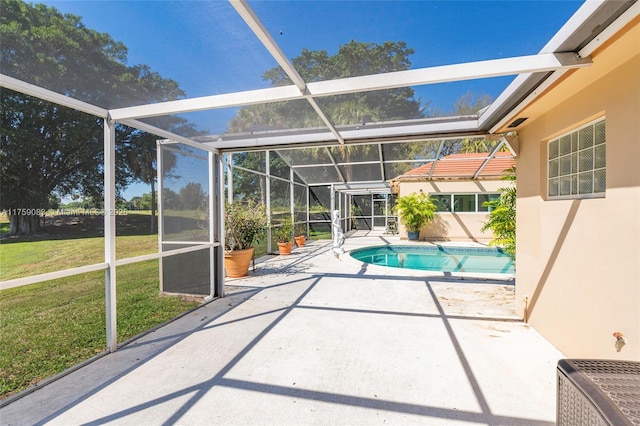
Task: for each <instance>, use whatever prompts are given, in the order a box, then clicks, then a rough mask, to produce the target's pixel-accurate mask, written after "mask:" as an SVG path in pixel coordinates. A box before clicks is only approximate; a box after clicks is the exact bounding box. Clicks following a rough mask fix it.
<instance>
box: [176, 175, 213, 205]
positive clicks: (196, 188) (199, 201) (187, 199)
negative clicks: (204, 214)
mask: <svg viewBox="0 0 640 426" xmlns="http://www.w3.org/2000/svg"><path fill="white" fill-rule="evenodd" d="M178 192H179V194H180V204H181V205H182V208H184V209H187V210H198V209H204V208H206V207H207V206H206V203H207V195H206V194H205V193H204V191H203V190H202V185H200V184H199V183H196V182H189V183H187V184H186V185H185V186H183V187H182V188H180V191H178Z"/></svg>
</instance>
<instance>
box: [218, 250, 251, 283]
mask: <svg viewBox="0 0 640 426" xmlns="http://www.w3.org/2000/svg"><path fill="white" fill-rule="evenodd" d="M251 258H253V247H251V248H249V249H246V250H233V251H229V252H226V253H225V254H224V269H225V271H226V272H227V277H229V278H239V277H245V276H247V274H248V273H249V264H250V263H251Z"/></svg>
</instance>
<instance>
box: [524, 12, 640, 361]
mask: <svg viewBox="0 0 640 426" xmlns="http://www.w3.org/2000/svg"><path fill="white" fill-rule="evenodd" d="M634 25H635V26H634V27H633V29H632V30H628V31H627V32H626V33H625V34H624V35H623V36H621V37H619V38H618V39H617V40H615V41H614V42H613V43H611V44H610V45H608V46H606V47H605V48H604V50H602V51H601V52H599V53H598V55H597V56H596V55H594V57H593V60H594V63H593V65H592V66H591V67H588V68H585V69H584V70H578V71H576V72H575V74H574V75H572V76H570V77H568V78H567V79H566V80H565V81H563V82H560V83H559V84H558V86H557V87H556V88H554V89H551V90H550V91H549V93H547V94H546V95H545V97H544V98H543V99H542V101H541V102H542V104H543V107H544V113H542V114H541V115H539V116H537V117H536V118H535V119H534V120H532V121H531V122H527V123H526V125H525V126H524V127H523V128H522V129H519V130H518V133H519V140H520V156H519V158H518V162H517V171H518V173H517V187H518V200H517V223H518V228H517V252H516V303H517V306H516V308H517V311H518V312H519V313H520V314H522V315H523V316H525V315H526V316H528V318H529V322H530V324H531V325H532V326H533V327H534V328H535V329H536V330H537V331H538V332H540V333H541V334H542V335H543V336H544V337H545V338H547V339H548V340H549V341H550V342H551V343H553V344H554V345H555V346H556V347H557V348H558V349H560V350H561V351H562V352H563V353H564V354H565V355H566V356H568V357H572V358H604V359H627V360H635V361H640V77H639V76H640V51H639V50H638V40H640V29H639V28H640V27H639V26H638V22H637V20H636V22H635V24H634ZM539 107H540V105H538V106H535V108H539ZM535 108H534V109H535ZM532 110H533V109H532ZM525 112H526V111H525ZM530 112H531V111H530ZM523 116H526V115H523ZM598 117H606V157H607V159H606V162H607V164H606V175H607V176H606V180H607V186H606V195H605V197H604V198H591V199H588V198H587V199H571V200H548V199H547V198H548V197H547V180H546V176H547V142H548V141H549V140H550V139H553V138H554V137H557V136H559V135H561V134H563V133H565V132H567V131H569V130H571V129H574V128H576V127H579V126H580V125H582V124H585V123H588V122H590V121H592V120H594V119H596V118H598ZM525 298H526V302H525ZM525 309H526V312H525ZM615 331H620V332H622V333H624V335H625V337H626V338H627V344H626V345H625V346H624V347H623V348H622V349H621V350H620V351H619V352H618V351H617V350H616V347H615V338H614V337H613V336H612V333H613V332H615Z"/></svg>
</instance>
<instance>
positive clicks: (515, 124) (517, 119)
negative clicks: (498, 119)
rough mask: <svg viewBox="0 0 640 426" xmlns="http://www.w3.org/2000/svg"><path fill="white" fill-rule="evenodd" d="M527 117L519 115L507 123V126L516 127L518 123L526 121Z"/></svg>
mask: <svg viewBox="0 0 640 426" xmlns="http://www.w3.org/2000/svg"><path fill="white" fill-rule="evenodd" d="M528 118H529V117H520V118H516V119H515V120H513V121H512V122H511V124H509V125H508V126H507V127H508V128H513V127H518V126H519V125H521V124H522V123H524V122H525V121H527V119H528Z"/></svg>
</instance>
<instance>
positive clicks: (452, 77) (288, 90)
mask: <svg viewBox="0 0 640 426" xmlns="http://www.w3.org/2000/svg"><path fill="white" fill-rule="evenodd" d="M589 65H591V59H590V58H588V57H587V58H581V57H579V56H578V55H576V54H575V53H572V52H562V53H543V54H538V55H528V56H518V57H512V58H503V59H492V60H486V61H476V62H467V63H463V64H454V65H443V66H437V67H430V68H420V69H415V70H405V71H395V72H389V73H384V74H374V75H365V76H360V77H349V78H341V79H335V80H326V81H317V82H311V83H308V84H307V85H306V93H303V92H301V91H300V88H299V87H298V86H296V85H291V86H282V87H271V88H268V89H259V90H249V91H244V92H235V93H229V94H223V95H214V96H204V97H199V98H191V99H182V100H176V101H168V102H160V103H156V104H152V105H140V106H135V107H128V108H119V109H114V110H111V111H110V113H111V116H112V118H113V119H115V120H118V121H121V120H125V119H131V118H143V117H154V116H160V115H168V114H180V113H186V112H193V111H203V110H208V109H217V108H227V107H235V106H243V105H251V104H260V103H267V102H279V101H289V100H295V99H305V98H309V97H322V96H333V95H341V94H347V93H356V92H370V91H375V90H383V89H394V88H400V87H408V86H420V85H427V84H436V83H447V82H452V81H463V80H475V79H480V78H490V77H500V76H507V75H515V74H526V73H534V72H548V71H556V70H562V69H573V68H582V67H585V66H589ZM325 124H327V123H325Z"/></svg>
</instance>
